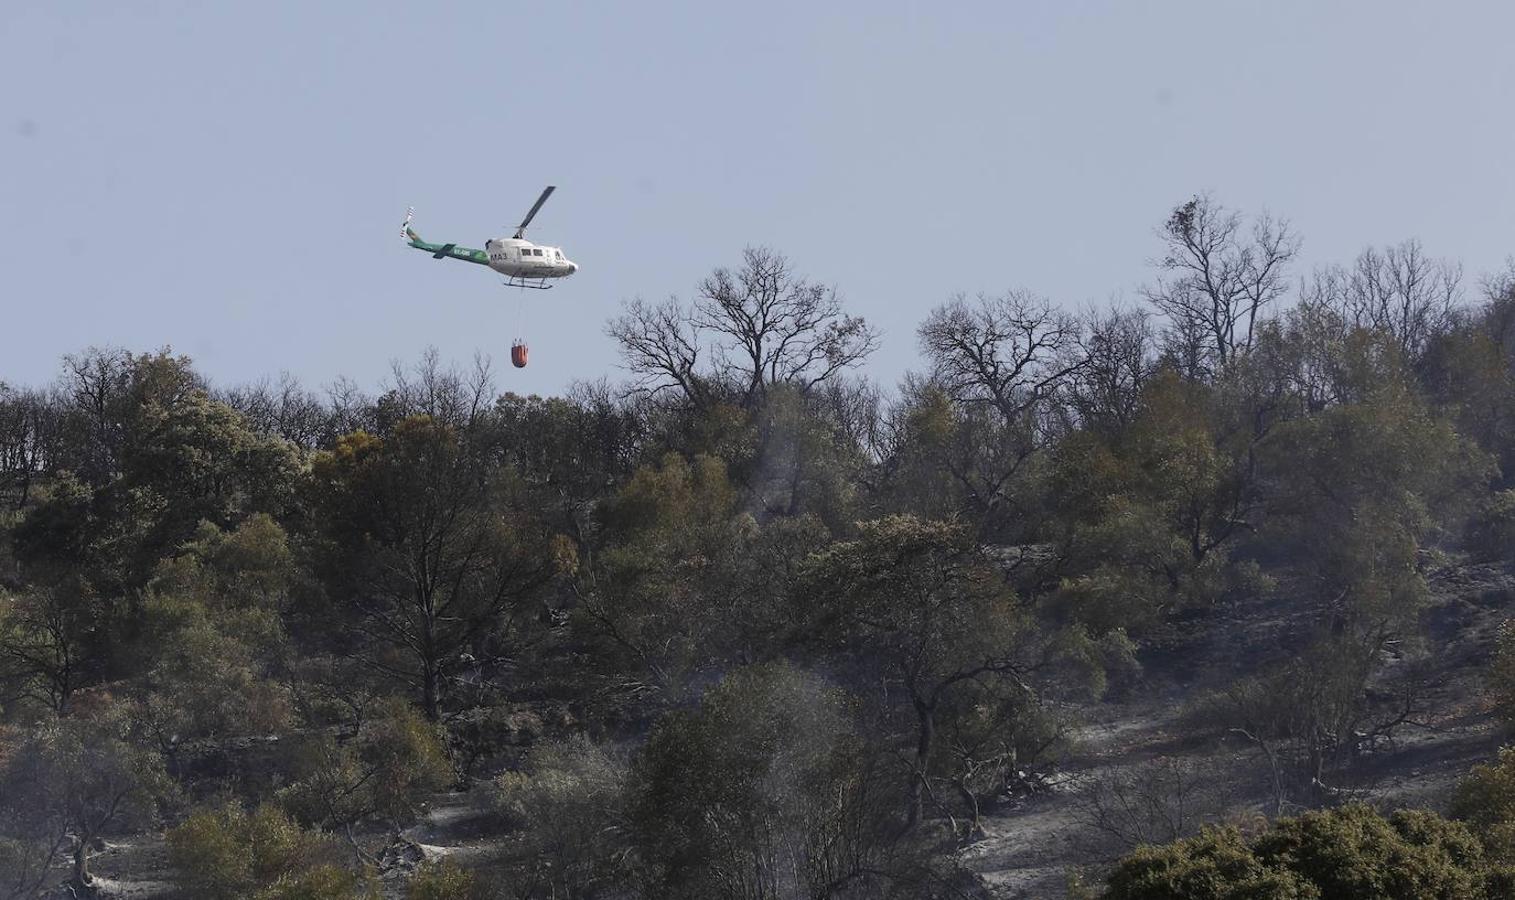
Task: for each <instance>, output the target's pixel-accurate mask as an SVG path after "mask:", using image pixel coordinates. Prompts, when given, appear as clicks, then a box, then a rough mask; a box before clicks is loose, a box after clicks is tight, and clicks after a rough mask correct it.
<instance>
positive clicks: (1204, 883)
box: [1102, 804, 1505, 900]
mask: <svg viewBox="0 0 1515 900" xmlns="http://www.w3.org/2000/svg"><path fill="white" fill-rule="evenodd" d="M1504 877H1505V876H1504V874H1503V873H1502V872H1501V871H1500V870H1499V869H1498V868H1497V867H1495V866H1493V865H1491V864H1490V862H1489V861H1488V859H1487V858H1486V857H1485V855H1484V852H1483V848H1482V846H1481V845H1480V844H1479V842H1478V840H1477V839H1476V838H1475V837H1474V836H1473V834H1472V833H1471V832H1470V831H1468V829H1467V828H1465V827H1464V826H1463V825H1461V824H1460V823H1457V822H1451V821H1448V820H1446V819H1443V818H1441V817H1440V816H1437V815H1436V814H1435V813H1431V812H1427V811H1424V810H1406V811H1400V812H1396V813H1394V814H1393V815H1391V816H1389V817H1387V818H1385V817H1383V816H1381V815H1379V814H1378V813H1377V812H1375V811H1374V810H1373V809H1372V808H1370V807H1367V806H1363V805H1360V804H1354V805H1349V806H1345V807H1342V808H1340V809H1336V810H1330V811H1327V812H1315V813H1307V814H1306V815H1304V816H1301V817H1299V818H1297V819H1284V820H1280V821H1279V822H1278V823H1276V824H1275V825H1274V826H1273V827H1272V828H1271V829H1269V830H1268V831H1266V832H1264V833H1263V834H1261V835H1259V836H1257V837H1256V838H1254V839H1252V840H1250V841H1248V840H1246V839H1244V838H1243V837H1242V835H1241V834H1240V833H1239V832H1237V831H1236V830H1235V829H1232V828H1220V829H1207V830H1206V831H1205V832H1204V833H1203V834H1202V835H1200V836H1199V837H1195V838H1189V839H1186V840H1181V841H1176V842H1174V843H1172V844H1166V845H1163V846H1160V847H1143V848H1140V849H1138V850H1137V851H1135V852H1133V853H1132V854H1131V855H1129V856H1127V857H1125V858H1124V859H1122V860H1121V861H1120V863H1119V864H1117V866H1116V868H1115V870H1114V871H1113V872H1112V873H1111V874H1110V875H1109V877H1108V878H1107V880H1106V891H1105V893H1104V894H1103V895H1102V896H1103V897H1105V898H1107V900H1148V898H1150V900H1159V898H1162V900H1172V898H1195V900H1243V898H1255V897H1266V898H1280V900H1282V898H1322V900H1324V898H1341V900H1353V898H1362V900H1395V898H1402V900H1414V898H1422V897H1449V898H1451V897H1456V898H1468V900H1478V898H1492V897H1495V896H1501V894H1498V893H1496V891H1497V890H1498V888H1499V887H1500V886H1502V885H1503V884H1504V883H1505V882H1504V881H1503V880H1502V879H1503V878H1504Z"/></svg>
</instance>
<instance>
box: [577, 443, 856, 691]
mask: <svg viewBox="0 0 1515 900" xmlns="http://www.w3.org/2000/svg"><path fill="white" fill-rule="evenodd" d="M737 499H738V495H737V491H736V489H735V488H734V487H733V486H732V484H731V482H730V480H729V479H728V477H727V474H726V469H725V466H724V465H723V464H722V463H721V462H720V461H719V460H717V459H714V458H712V457H709V456H697V457H695V459H694V460H693V461H692V462H690V461H686V460H684V459H683V458H682V457H679V456H674V455H671V454H670V455H669V456H667V457H665V458H664V459H663V460H662V462H661V464H660V465H659V466H657V467H652V466H644V467H642V468H639V469H638V470H637V471H636V472H635V473H634V474H633V475H632V477H631V479H630V480H629V481H628V482H627V483H626V485H625V486H624V487H622V488H621V490H620V491H618V492H617V493H616V495H615V496H614V497H612V498H610V499H609V500H608V501H607V502H606V503H605V504H603V508H602V509H601V510H600V511H599V516H600V518H601V521H603V522H604V527H605V530H606V532H607V534H606V540H605V547H604V549H603V550H601V551H600V552H599V553H598V554H597V556H596V557H595V558H594V566H593V567H592V568H591V569H590V570H589V571H587V572H586V573H585V577H583V578H581V579H580V584H581V588H580V590H581V593H582V595H583V596H584V600H585V602H584V604H583V605H582V607H581V608H580V610H579V612H578V615H577V618H576V624H577V626H578V627H579V628H581V629H583V630H584V631H585V632H586V633H587V634H589V635H591V636H594V637H596V638H598V639H599V641H600V642H601V645H602V646H603V647H604V649H603V651H602V652H603V654H604V657H605V658H606V659H608V660H610V661H612V662H613V663H614V664H615V667H616V668H617V669H619V670H620V671H621V672H623V673H626V674H629V675H634V676H635V677H638V678H649V679H650V680H651V681H652V683H653V684H654V685H655V686H656V687H657V688H659V689H660V690H661V691H663V692H666V693H667V694H669V695H671V696H674V697H677V696H679V695H680V694H681V693H682V692H683V690H684V689H685V687H686V685H687V684H688V682H689V681H691V680H692V679H693V678H694V677H695V676H696V675H697V674H698V673H699V672H700V671H701V670H702V669H704V668H706V667H708V666H710V665H712V664H716V665H719V664H722V662H723V661H724V660H729V659H732V658H745V659H765V658H770V657H772V656H773V655H775V654H776V653H777V652H778V649H779V648H778V647H777V646H776V645H777V644H778V642H779V637H780V635H782V634H784V633H785V632H786V631H787V630H788V629H790V628H792V627H793V626H794V624H795V621H794V617H793V615H792V613H791V610H790V609H789V608H788V607H789V601H790V597H791V593H790V589H791V587H792V584H793V582H794V580H795V577H796V574H797V571H798V568H799V564H800V561H801V560H802V559H803V558H804V557H805V556H806V555H807V554H808V553H809V552H810V551H812V550H813V549H814V548H815V547H816V546H817V545H818V544H822V543H824V542H825V541H826V540H827V538H828V537H829V535H828V534H827V532H826V529H825V528H824V526H822V525H821V524H820V523H819V522H818V521H816V520H815V519H813V518H810V517H808V516H801V517H797V518H793V519H778V520H775V521H773V522H770V523H769V524H767V525H761V526H760V525H759V524H758V523H757V521H756V519H755V518H754V517H752V516H750V515H746V514H743V513H741V512H738V510H737Z"/></svg>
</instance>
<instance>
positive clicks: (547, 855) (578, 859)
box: [492, 736, 629, 896]
mask: <svg viewBox="0 0 1515 900" xmlns="http://www.w3.org/2000/svg"><path fill="white" fill-rule="evenodd" d="M626 780H627V765H626V762H625V760H623V759H621V758H620V757H618V756H617V755H615V754H614V753H612V752H610V751H608V750H607V749H605V748H603V747H599V746H596V745H594V744H592V743H590V741H589V740H588V739H587V738H585V737H583V736H578V737H575V738H572V739H570V740H568V741H564V742H553V743H543V744H540V745H538V746H537V747H535V748H534V749H533V750H532V751H531V754H530V756H529V758H528V760H527V764H526V768H525V770H524V771H519V772H506V773H505V774H503V775H501V776H500V777H499V778H497V779H495V782H494V785H493V789H494V790H493V795H492V800H493V802H494V805H495V808H496V809H497V810H498V811H499V813H500V814H501V816H503V817H504V818H505V820H506V821H508V822H509V823H510V824H511V825H512V826H513V827H515V828H517V829H518V830H519V831H520V833H521V843H520V845H519V848H518V850H517V851H516V852H514V853H513V854H512V860H511V865H512V867H513V868H515V869H516V870H518V873H519V875H520V877H519V878H517V879H516V880H517V881H518V882H520V883H522V884H532V883H538V884H543V885H545V886H546V891H547V893H549V894H554V893H555V892H556V893H557V894H559V895H562V896H580V895H583V894H586V893H592V891H593V890H594V889H595V888H596V887H598V886H604V885H610V884H615V883H616V882H617V881H618V880H621V879H624V878H625V877H626V874H627V873H626V868H625V864H624V863H625V857H626V850H627V843H628V840H629V838H628V834H627V831H626V827H625V805H626V798H625V792H626Z"/></svg>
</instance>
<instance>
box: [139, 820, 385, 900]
mask: <svg viewBox="0 0 1515 900" xmlns="http://www.w3.org/2000/svg"><path fill="white" fill-rule="evenodd" d="M167 838H168V852H169V858H170V860H171V861H172V862H173V865H174V867H175V868H176V869H178V870H179V872H181V873H182V878H183V882H184V884H185V886H186V887H189V888H192V889H193V891H194V894H195V896H197V897H205V898H209V900H221V898H225V900H235V898H241V897H250V896H257V897H258V898H259V900H263V898H265V897H266V898H269V900H272V898H275V897H280V898H282V897H297V896H298V897H307V896H311V897H348V896H352V895H353V892H354V891H355V890H356V886H357V880H356V877H355V876H353V875H351V873H347V872H345V871H344V870H342V869H338V868H336V867H335V866H333V865H332V864H331V862H332V860H333V859H334V857H335V856H336V848H335V846H334V845H333V844H332V842H331V841H330V839H329V838H326V837H325V836H323V835H320V834H317V833H315V832H310V831H305V830H303V829H301V828H300V826H299V825H297V824H296V823H295V822H294V821H293V820H291V819H290V818H289V817H288V816H286V815H285V814H284V813H283V812H281V811H280V810H279V809H277V808H276V807H273V806H268V805H264V806H260V807H258V808H257V809H255V810H253V811H252V812H248V811H246V810H244V809H242V808H240V807H238V806H235V805H227V806H224V807H221V808H219V809H210V810H202V811H201V812H197V813H195V814H194V815H193V816H190V818H189V819H188V820H186V821H185V822H184V824H182V825H180V826H179V827H178V828H175V829H173V830H171V831H169V832H168V835H167ZM344 879H345V880H344ZM343 885H345V887H341V886H343ZM339 888H340V889H339ZM344 890H345V893H344V892H343V891H344ZM260 891H261V892H260Z"/></svg>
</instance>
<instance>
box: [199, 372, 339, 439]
mask: <svg viewBox="0 0 1515 900" xmlns="http://www.w3.org/2000/svg"><path fill="white" fill-rule="evenodd" d="M216 399H218V400H220V401H222V402H224V403H226V404H227V405H228V406H230V407H232V408H233V409H236V410H237V411H239V412H240V413H242V415H243V416H245V417H247V420H248V422H249V423H250V424H251V425H252V427H253V428H255V429H256V430H258V431H260V432H262V433H264V434H272V435H277V436H279V437H281V438H283V439H284V440H286V441H289V442H290V443H291V444H294V445H295V446H296V447H299V448H300V449H302V450H314V449H317V448H319V447H323V446H326V445H328V444H330V443H331V442H332V441H333V440H335V439H336V438H337V437H338V436H339V435H340V434H342V433H343V432H340V431H337V430H336V429H335V427H334V416H333V412H332V409H331V408H330V407H329V406H328V405H327V404H325V403H323V402H322V400H321V398H320V397H319V396H317V395H316V394H314V393H312V392H310V391H308V390H306V389H305V387H304V386H303V385H302V384H301V383H300V379H298V378H296V377H295V376H293V375H291V374H290V373H288V372H281V373H279V380H278V381H277V382H270V381H268V380H266V379H265V380H262V381H258V382H256V383H254V384H249V385H239V386H237V387H234V388H229V389H227V390H224V391H217V392H216Z"/></svg>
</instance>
